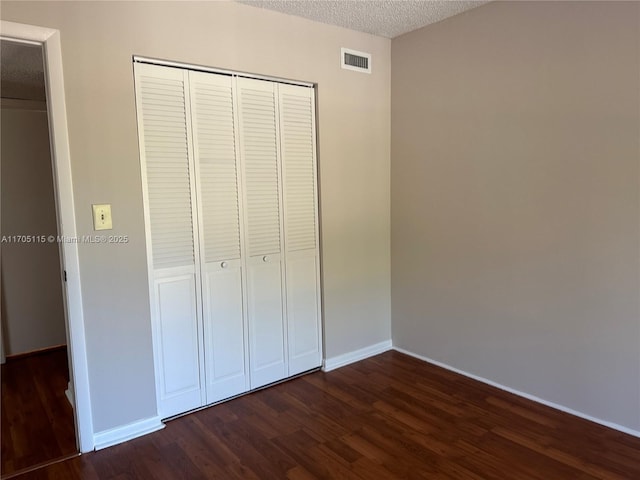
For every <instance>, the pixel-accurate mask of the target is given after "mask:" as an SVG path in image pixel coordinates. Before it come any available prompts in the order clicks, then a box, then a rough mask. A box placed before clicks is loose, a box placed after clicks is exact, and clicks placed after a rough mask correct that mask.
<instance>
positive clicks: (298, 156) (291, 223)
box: [279, 85, 317, 252]
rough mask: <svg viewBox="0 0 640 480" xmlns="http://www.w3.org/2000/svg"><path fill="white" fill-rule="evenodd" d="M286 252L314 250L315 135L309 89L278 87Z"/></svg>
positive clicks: (310, 91)
mask: <svg viewBox="0 0 640 480" xmlns="http://www.w3.org/2000/svg"><path fill="white" fill-rule="evenodd" d="M279 89H280V135H281V145H282V165H283V176H284V187H285V196H284V201H285V212H286V222H285V240H286V242H285V243H286V246H287V251H289V252H293V251H298V250H307V249H314V248H315V247H316V223H317V222H316V166H315V152H314V145H315V138H314V136H315V131H314V115H313V102H312V94H313V90H312V89H311V88H305V87H298V86H293V85H280V86H279Z"/></svg>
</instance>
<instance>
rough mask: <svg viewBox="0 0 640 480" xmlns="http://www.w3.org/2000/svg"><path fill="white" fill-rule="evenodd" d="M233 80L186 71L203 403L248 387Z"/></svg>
mask: <svg viewBox="0 0 640 480" xmlns="http://www.w3.org/2000/svg"><path fill="white" fill-rule="evenodd" d="M233 85H234V80H233V78H232V77H231V76H227V75H214V74H207V73H201V72H189V87H190V93H191V105H192V107H191V113H192V120H193V121H192V125H193V142H194V153H195V159H196V162H195V163H196V184H197V192H198V199H199V202H198V212H199V219H200V232H199V233H200V245H201V260H202V276H203V277H202V291H203V297H202V304H203V318H204V352H205V378H206V403H213V402H216V401H219V400H223V399H225V398H228V397H231V396H234V395H238V394H239V393H242V392H245V391H247V390H248V389H249V378H248V374H247V373H248V372H247V361H246V360H247V348H246V345H245V337H246V335H245V332H246V325H245V315H244V310H245V309H244V304H243V294H242V292H243V268H242V261H241V244H240V238H241V222H240V217H239V212H240V198H239V178H238V168H237V157H238V156H237V147H236V146H237V137H238V132H237V131H236V128H235V125H237V121H236V119H235V117H236V112H235V96H234V89H233Z"/></svg>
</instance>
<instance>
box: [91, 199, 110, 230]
mask: <svg viewBox="0 0 640 480" xmlns="http://www.w3.org/2000/svg"><path fill="white" fill-rule="evenodd" d="M91 206H92V207H93V229H94V230H111V229H112V228H113V225H112V223H111V205H109V204H103V205H91Z"/></svg>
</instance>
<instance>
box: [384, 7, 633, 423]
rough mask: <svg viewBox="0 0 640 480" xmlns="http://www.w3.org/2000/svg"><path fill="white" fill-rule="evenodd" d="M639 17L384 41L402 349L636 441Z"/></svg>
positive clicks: (510, 19)
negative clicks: (387, 45)
mask: <svg viewBox="0 0 640 480" xmlns="http://www.w3.org/2000/svg"><path fill="white" fill-rule="evenodd" d="M639 22H640V3H638V2H622V3H614V2H602V3H600V2H567V3H562V2H560V3H559V2H531V3H528V2H527V3H525V2H510V3H502V2H496V3H491V4H488V5H486V6H482V7H480V8H478V9H475V10H471V11H469V12H466V13H465V14H462V15H460V16H457V17H453V18H450V19H448V20H445V21H443V22H441V23H438V24H435V25H432V26H429V27H427V28H424V29H422V30H418V31H415V32H413V33H409V34H407V35H404V36H402V37H399V38H396V39H394V40H393V42H392V97H391V102H392V173H391V192H392V194H391V204H392V318H393V341H394V343H395V344H396V345H397V346H399V347H402V348H405V349H408V350H410V351H412V352H415V353H417V354H420V355H423V356H426V357H430V358H432V359H435V360H438V361H441V362H444V363H446V364H449V365H451V366H453V367H457V368H459V369H462V370H465V371H467V372H470V373H473V374H476V375H479V376H482V377H485V378H487V379H489V380H492V381H494V382H498V383H501V384H503V385H506V386H508V387H511V388H514V389H517V390H520V391H523V392H526V393H529V394H532V395H536V396H538V397H541V398H543V399H545V400H548V401H552V402H556V403H558V404H561V405H564V406H566V407H570V408H573V409H575V410H578V411H580V412H583V413H586V414H589V415H592V416H594V417H597V418H600V419H602V420H606V421H610V422H615V423H617V424H619V425H622V426H624V427H628V428H631V429H635V430H639V429H640V317H639V311H638V305H639V296H638V293H639V290H638V289H639V287H640V285H639V267H640V264H639V255H638V253H639V245H640V243H639V242H640V238H639V232H638V229H639V218H640V217H639V214H640V211H639V198H640V196H639V193H640V184H639V182H638V180H639V169H638V162H639V158H640V148H639V144H638V141H639V140H638V136H639V132H640V118H639V115H640V98H639V87H640V75H639V72H640V64H639V62H640V51H639V43H640V25H639Z"/></svg>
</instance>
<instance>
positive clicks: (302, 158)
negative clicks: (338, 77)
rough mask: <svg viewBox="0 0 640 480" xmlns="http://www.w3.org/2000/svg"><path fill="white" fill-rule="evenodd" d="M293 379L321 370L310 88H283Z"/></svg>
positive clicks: (282, 140) (282, 139) (281, 115)
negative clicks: (313, 370) (307, 372)
mask: <svg viewBox="0 0 640 480" xmlns="http://www.w3.org/2000/svg"><path fill="white" fill-rule="evenodd" d="M278 91H279V102H280V103H279V120H280V144H281V156H282V176H283V184H284V232H285V255H284V257H285V260H284V264H285V281H286V290H285V291H286V305H287V308H286V312H287V327H288V328H287V343H288V361H289V375H295V374H298V373H301V372H304V371H306V370H310V369H312V368H315V367H318V366H320V364H321V362H322V346H321V338H322V337H321V324H320V319H321V316H320V288H319V285H320V269H319V263H320V262H319V260H320V257H319V249H318V220H317V218H318V216H317V215H318V210H317V184H316V152H315V105H314V96H313V94H314V91H313V89H311V88H306V87H300V86H294V85H279V86H278Z"/></svg>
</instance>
